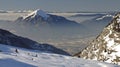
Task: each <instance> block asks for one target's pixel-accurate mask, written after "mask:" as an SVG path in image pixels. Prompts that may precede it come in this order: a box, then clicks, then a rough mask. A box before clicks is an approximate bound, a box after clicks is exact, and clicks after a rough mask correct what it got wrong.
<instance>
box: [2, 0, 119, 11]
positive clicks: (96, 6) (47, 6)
mask: <svg viewBox="0 0 120 67" xmlns="http://www.w3.org/2000/svg"><path fill="white" fill-rule="evenodd" d="M35 9H43V10H45V11H57V12H59V11H62V12H66V11H119V10H120V0H0V10H35Z"/></svg>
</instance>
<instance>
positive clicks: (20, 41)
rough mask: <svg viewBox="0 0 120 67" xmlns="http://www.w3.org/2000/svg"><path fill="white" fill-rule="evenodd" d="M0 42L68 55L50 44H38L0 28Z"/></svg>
mask: <svg viewBox="0 0 120 67" xmlns="http://www.w3.org/2000/svg"><path fill="white" fill-rule="evenodd" d="M0 44H5V45H11V46H16V47H22V48H27V49H34V50H40V51H45V52H51V53H57V54H64V55H69V54H68V53H67V52H65V51H63V50H61V49H58V48H56V47H54V46H52V45H50V44H39V43H37V42H35V41H32V40H30V39H28V38H24V37H20V36H16V35H14V34H12V33H10V32H9V31H6V30H3V29H0Z"/></svg>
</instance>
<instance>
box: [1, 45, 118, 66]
mask: <svg viewBox="0 0 120 67" xmlns="http://www.w3.org/2000/svg"><path fill="white" fill-rule="evenodd" d="M16 49H17V50H18V53H16V52H15V50H16ZM0 50H1V51H2V52H0V67H119V66H117V65H113V64H108V63H103V62H98V61H91V60H84V59H80V58H75V57H70V56H63V55H58V54H51V53H44V52H39V51H35V50H28V49H23V48H17V47H11V46H6V45H1V44H0Z"/></svg>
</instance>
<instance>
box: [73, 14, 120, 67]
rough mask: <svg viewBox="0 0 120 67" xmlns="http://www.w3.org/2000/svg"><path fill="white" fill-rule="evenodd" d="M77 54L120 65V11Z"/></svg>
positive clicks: (85, 57)
mask: <svg viewBox="0 0 120 67" xmlns="http://www.w3.org/2000/svg"><path fill="white" fill-rule="evenodd" d="M75 56H77V57H81V58H84V59H92V60H98V61H103V62H108V63H114V64H119V65H120V13H117V14H116V15H115V16H114V18H113V20H112V21H111V23H110V24H108V25H107V26H106V27H105V28H104V29H103V31H102V32H101V34H100V35H99V36H98V37H97V38H96V39H95V40H93V42H91V43H90V45H89V46H88V47H86V48H85V49H84V50H83V51H82V52H80V53H77V54H76V55H75Z"/></svg>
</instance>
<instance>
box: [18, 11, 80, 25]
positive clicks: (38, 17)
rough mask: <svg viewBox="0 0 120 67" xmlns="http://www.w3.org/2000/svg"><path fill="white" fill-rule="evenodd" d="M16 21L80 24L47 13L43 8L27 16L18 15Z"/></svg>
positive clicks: (46, 23)
mask: <svg viewBox="0 0 120 67" xmlns="http://www.w3.org/2000/svg"><path fill="white" fill-rule="evenodd" d="M16 22H24V23H26V24H34V25H40V26H43V25H49V26H56V27H57V26H79V25H80V24H79V23H77V22H75V21H71V20H68V19H66V18H64V17H62V16H57V15H52V14H47V13H46V12H44V11H43V10H40V9H37V10H35V11H33V12H32V13H30V14H28V15H27V16H23V17H19V18H18V19H17V20H16Z"/></svg>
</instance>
